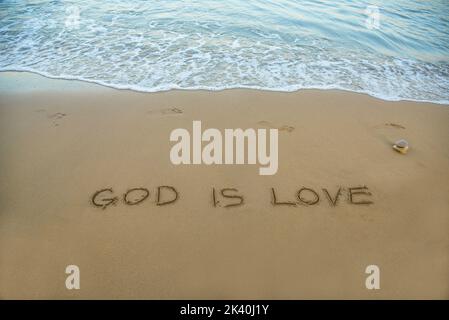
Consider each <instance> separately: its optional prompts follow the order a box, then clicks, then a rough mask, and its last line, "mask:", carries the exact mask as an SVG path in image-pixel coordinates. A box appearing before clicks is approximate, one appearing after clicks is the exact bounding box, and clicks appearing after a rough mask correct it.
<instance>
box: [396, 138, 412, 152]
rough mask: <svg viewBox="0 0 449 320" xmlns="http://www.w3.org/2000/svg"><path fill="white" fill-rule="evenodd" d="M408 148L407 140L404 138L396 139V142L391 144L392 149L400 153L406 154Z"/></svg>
mask: <svg viewBox="0 0 449 320" xmlns="http://www.w3.org/2000/svg"><path fill="white" fill-rule="evenodd" d="M408 148H409V146H408V142H407V141H406V140H404V139H401V140H398V141H396V143H395V144H394V145H393V149H394V150H396V151H398V152H400V153H402V154H406V153H407V151H408Z"/></svg>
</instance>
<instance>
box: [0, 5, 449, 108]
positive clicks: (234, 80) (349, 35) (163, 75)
mask: <svg viewBox="0 0 449 320" xmlns="http://www.w3.org/2000/svg"><path fill="white" fill-rule="evenodd" d="M370 5H371V6H377V8H378V13H379V14H378V17H379V19H375V17H376V15H375V14H374V15H372V16H369V15H368V13H370V12H371V13H373V12H374V13H375V12H376V11H375V8H374V9H373V7H370V8H371V9H368V11H367V7H368V6H370ZM377 21H378V24H376V22H377ZM0 70H3V71H5V70H8V71H11V70H19V71H33V72H38V73H40V74H44V75H46V76H50V77H56V78H68V79H80V80H85V81H91V82H97V83H101V84H104V85H108V86H112V87H117V88H130V89H134V90H139V91H149V92H153V91H161V90H168V89H173V88H182V89H209V90H219V89H225V88H256V89H264V90H279V91H293V90H298V89H301V88H322V89H326V88H337V89H344V90H350V91H357V92H365V93H368V94H371V95H373V96H376V97H379V98H383V99H387V100H401V99H406V100H419V101H433V102H437V103H448V102H449V1H447V0H433V1H432V0H431V1H412V0H395V1H349V0H344V1H324V0H322V1H319V0H314V1H312V0H309V1H293V0H278V1H255V0H246V1H245V0H226V1H225V0H218V1H205V0H198V1H194V0H192V1H180V0H160V1H125V0H108V1H103V0H101V1H100V0H73V1H44V0H42V1H11V0H6V1H1V0H0Z"/></svg>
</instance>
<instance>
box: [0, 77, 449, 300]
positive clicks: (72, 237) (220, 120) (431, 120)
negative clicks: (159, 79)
mask: <svg viewBox="0 0 449 320" xmlns="http://www.w3.org/2000/svg"><path fill="white" fill-rule="evenodd" d="M8 77H9V78H8ZM14 77H15V78H14ZM11 78H12V79H11ZM15 88H16V89H17V90H13V89H15ZM195 120H201V121H202V123H203V124H204V128H217V129H219V130H221V129H224V128H260V129H278V132H279V168H278V171H277V173H276V174H275V175H273V176H260V175H259V174H258V167H259V166H258V165H226V166H224V165H223V166H219V165H178V166H176V165H173V164H172V163H171V162H170V158H169V153H170V149H171V147H172V145H173V144H172V143H171V142H170V141H169V136H170V132H171V131H172V130H173V129H175V128H191V127H192V123H193V121H195ZM448 137H449V108H447V105H440V104H432V103H420V102H410V101H398V102H391V101H384V100H380V99H377V98H373V97H371V96H368V95H365V94H361V93H350V92H344V91H339V90H312V89H311V90H306V89H304V90H299V91H295V92H288V93H287V92H274V91H260V90H244V89H230V90H223V91H202V90H198V91H191V90H171V91H165V92H157V93H141V92H134V91H130V90H115V89H112V88H107V87H102V86H99V85H94V84H86V83H77V82H73V80H66V81H64V80H54V79H46V78H43V77H41V76H37V75H33V74H28V75H25V76H24V75H14V74H7V75H6V76H5V74H4V73H3V72H0V297H1V298H3V299H11V298H19V299H36V298H38V299H69V298H75V299H133V298H136V299H142V298H145V299H314V298H322V299H337V298H338V299H399V298H400V299H431V298H433V299H447V298H448V297H449V250H448V248H449V234H448V232H447V230H448V226H449V215H448V212H449V202H448V194H449V184H448V181H449V143H448ZM398 139H406V140H407V141H408V142H409V143H410V151H409V152H408V153H407V154H406V155H402V154H399V153H398V152H396V151H394V150H393V149H392V144H393V143H394V142H395V141H396V140H398ZM164 186H165V187H172V188H174V189H176V191H177V192H178V193H179V194H178V196H179V197H177V200H176V201H175V202H170V200H171V199H173V197H171V195H172V194H170V190H168V189H169V188H165V189H164V190H163V191H161V189H160V187H164ZM364 186H366V187H367V188H368V190H369V192H370V193H371V196H369V197H366V196H363V197H362V196H360V197H358V198H356V199H352V200H353V202H361V204H357V203H356V204H354V203H350V200H351V199H349V195H348V194H350V192H351V191H350V189H351V188H363V187H364ZM304 187H305V188H310V189H312V190H314V191H315V192H316V193H317V194H318V195H319V201H318V202H317V203H314V201H309V204H307V203H306V204H304V203H301V199H300V198H298V192H299V191H300V190H301V188H304ZM272 188H274V190H275V196H276V201H275V202H294V203H295V205H276V204H273V193H272ZM339 188H342V196H341V197H340V198H338V194H339ZM105 189H112V192H107V193H103V194H102V195H101V196H102V199H104V198H105V195H106V198H107V197H109V196H111V195H112V196H117V198H118V200H117V201H116V203H115V205H112V204H111V205H108V206H107V207H106V208H104V209H103V208H102V207H101V206H100V207H99V206H96V205H95V204H94V203H93V197H94V196H95V194H97V192H98V191H101V190H105ZM137 189H138V190H140V191H142V190H143V189H145V190H147V191H148V196H147V197H146V191H145V190H143V191H144V194H143V196H144V197H146V198H145V199H144V201H142V202H138V201H139V199H142V197H141V198H139V197H138V196H139V195H141V194H138V193H137V191H132V190H137ZM224 189H235V190H237V191H236V193H237V194H238V195H239V196H241V197H243V198H244V201H243V203H242V204H241V205H238V206H230V207H229V206H227V205H229V204H233V203H234V202H232V201H235V199H229V198H227V197H226V196H225V195H226V192H227V191H224V192H223V190H224ZM324 189H325V190H326V191H324ZM130 190H131V192H130ZM358 190H359V191H360V189H358ZM353 191H354V190H353ZM355 191H357V190H355ZM161 192H163V193H162V194H161ZM302 196H303V197H304V198H307V199H309V197H310V193H303V194H302ZM329 196H330V199H331V200H332V201H329ZM95 199H96V198H95ZM312 199H313V198H312ZM333 200H335V205H332V204H333ZM368 200H369V201H370V202H372V203H367V202H368ZM216 201H218V202H219V203H217V202H216ZM161 204H163V205H161ZM214 204H215V205H214ZM72 264H74V265H77V266H79V268H80V270H81V271H80V272H81V290H71V291H70V290H67V289H66V288H65V286H64V283H65V279H66V276H67V275H66V274H65V268H66V266H67V265H72ZM369 265H378V266H379V268H380V270H381V289H380V290H367V289H366V288H365V279H366V277H367V275H366V273H365V270H366V267H367V266H369Z"/></svg>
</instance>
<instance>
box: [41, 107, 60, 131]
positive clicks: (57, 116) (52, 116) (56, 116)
mask: <svg viewBox="0 0 449 320" xmlns="http://www.w3.org/2000/svg"><path fill="white" fill-rule="evenodd" d="M40 110H42V109H39V110H38V111H37V112H42V111H40ZM43 111H45V110H43ZM66 116H67V114H66V113H63V112H56V113H53V114H47V118H48V119H51V121H52V122H53V125H54V126H55V127H57V126H59V120H61V119H62V118H64V117H66Z"/></svg>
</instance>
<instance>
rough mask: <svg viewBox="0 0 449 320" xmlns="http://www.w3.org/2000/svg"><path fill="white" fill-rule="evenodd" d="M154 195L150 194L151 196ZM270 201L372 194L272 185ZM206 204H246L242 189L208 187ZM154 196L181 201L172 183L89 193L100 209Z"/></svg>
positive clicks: (355, 201) (331, 202)
mask: <svg viewBox="0 0 449 320" xmlns="http://www.w3.org/2000/svg"><path fill="white" fill-rule="evenodd" d="M152 194H153V195H154V196H153V197H152V196H151V195H152ZM269 194H270V201H267V204H268V205H271V206H273V207H277V206H290V207H296V206H300V205H302V206H316V205H320V203H323V202H324V203H327V205H328V206H330V207H335V206H338V205H339V204H342V203H346V204H347V205H371V204H373V200H372V193H371V192H370V190H369V189H368V187H367V186H352V187H351V186H350V187H338V188H334V189H333V190H330V189H328V188H309V187H301V188H298V189H297V190H296V191H295V192H294V193H293V196H291V195H290V197H289V196H288V195H285V194H284V195H281V194H280V192H279V191H278V190H277V189H276V188H274V187H272V188H270V190H269ZM209 197H210V198H209V199H210V200H209V203H210V204H211V206H213V207H223V208H235V207H241V206H244V205H245V192H244V191H242V190H241V189H240V190H239V189H238V188H233V187H229V188H216V187H211V188H210V194H209ZM152 198H153V201H152V202H153V204H155V205H156V206H167V205H174V204H176V203H177V202H179V201H180V191H179V190H178V189H176V187H174V186H158V187H156V188H155V189H154V190H152V191H151V192H150V189H148V188H145V187H137V188H131V189H127V190H126V192H124V193H118V192H116V191H115V190H114V189H113V188H104V189H101V190H98V191H95V192H94V193H93V194H92V196H91V203H92V204H93V205H94V206H95V207H97V208H101V209H107V208H109V207H110V206H115V205H117V204H119V203H120V204H123V205H125V206H136V205H142V204H144V203H145V202H149V201H150V200H151V199H152Z"/></svg>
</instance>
